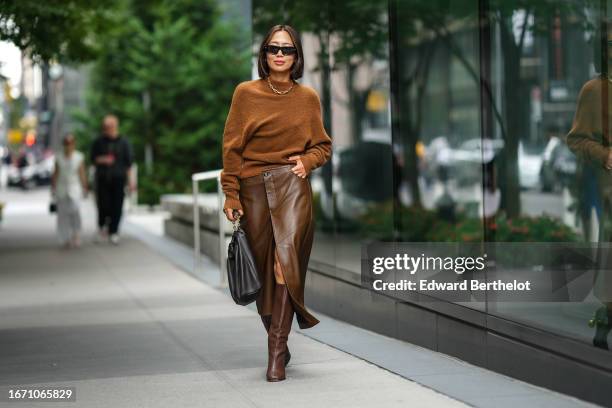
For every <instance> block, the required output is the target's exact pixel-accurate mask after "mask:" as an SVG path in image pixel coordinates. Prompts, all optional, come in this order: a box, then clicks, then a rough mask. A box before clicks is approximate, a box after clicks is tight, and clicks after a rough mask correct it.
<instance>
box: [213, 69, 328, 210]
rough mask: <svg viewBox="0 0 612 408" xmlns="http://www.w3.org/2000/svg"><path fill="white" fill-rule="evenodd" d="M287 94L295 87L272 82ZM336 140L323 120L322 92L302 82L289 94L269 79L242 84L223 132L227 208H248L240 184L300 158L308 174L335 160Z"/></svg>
mask: <svg viewBox="0 0 612 408" xmlns="http://www.w3.org/2000/svg"><path fill="white" fill-rule="evenodd" d="M271 82H272V85H274V87H275V88H276V89H277V90H279V91H284V90H287V89H289V88H290V87H291V83H290V82H279V81H275V80H272V79H271ZM331 145H332V141H331V138H330V137H329V135H328V134H327V132H326V131H325V128H324V127H323V121H322V119H321V104H320V101H319V95H318V94H317V92H316V91H315V90H314V89H313V88H311V87H309V86H307V85H302V84H299V83H297V82H295V84H294V85H293V88H292V89H291V90H290V91H289V92H288V93H286V94H284V95H279V94H277V93H275V92H274V91H273V90H272V89H271V88H270V86H269V85H268V81H267V79H261V78H260V79H254V80H250V81H244V82H241V83H239V84H238V85H237V86H236V88H235V90H234V95H233V96H232V103H231V106H230V111H229V113H228V115H227V119H226V122H225V129H224V132H223V171H222V173H221V184H222V186H223V192H224V193H225V204H224V206H223V208H224V209H225V208H232V209H242V206H241V204H240V199H239V195H240V182H239V179H241V178H246V177H250V176H254V175H257V174H259V173H261V172H263V171H265V170H268V169H271V168H273V167H276V166H279V165H283V164H295V161H290V160H288V158H289V157H291V156H293V155H300V156H301V157H300V159H301V161H302V163H303V164H304V168H305V170H306V172H307V173H309V172H310V171H311V170H313V169H315V168H317V167H320V166H322V165H323V164H324V163H325V162H326V161H327V160H329V158H330V157H331Z"/></svg>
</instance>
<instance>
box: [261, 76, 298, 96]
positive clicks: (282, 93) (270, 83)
mask: <svg viewBox="0 0 612 408" xmlns="http://www.w3.org/2000/svg"><path fill="white" fill-rule="evenodd" d="M268 85H270V88H272V90H273V91H274V92H276V93H277V94H279V95H284V94H286V93H287V92H289V91H290V90H291V89H293V85H295V82H294V81H293V80H291V88H289V89H287V90H286V91H279V90H278V89H276V88H275V87H274V85H272V82H270V76H269V75H268Z"/></svg>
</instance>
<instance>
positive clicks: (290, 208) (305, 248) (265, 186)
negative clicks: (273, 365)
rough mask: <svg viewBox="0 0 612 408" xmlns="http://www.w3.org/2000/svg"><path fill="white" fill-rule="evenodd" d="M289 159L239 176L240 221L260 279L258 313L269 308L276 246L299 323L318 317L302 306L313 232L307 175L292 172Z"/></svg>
mask: <svg viewBox="0 0 612 408" xmlns="http://www.w3.org/2000/svg"><path fill="white" fill-rule="evenodd" d="M292 167H294V165H293V164H288V165H281V166H278V167H274V168H272V169H268V170H265V171H263V172H262V173H260V174H258V175H256V176H252V177H247V178H243V179H241V180H240V202H241V204H242V209H243V211H244V215H243V216H242V219H241V221H240V224H241V225H242V227H243V229H244V231H245V233H246V235H247V239H248V241H249V245H250V247H251V251H252V252H253V257H254V258H255V262H256V265H257V270H258V273H259V275H260V278H261V281H262V282H263V286H262V290H261V291H260V293H259V296H258V297H257V299H256V305H257V311H258V313H259V314H260V315H262V316H266V315H271V314H272V305H273V299H274V289H275V286H276V285H275V278H274V252H275V251H276V253H277V254H278V259H279V262H280V265H281V269H282V274H283V277H284V279H285V282H286V284H287V289H288V290H289V294H290V297H291V302H292V304H293V309H294V311H295V313H296V318H297V322H298V325H299V327H300V328H301V329H307V328H310V327H312V326H314V325H316V324H317V323H319V320H318V319H317V318H316V317H314V316H313V315H312V314H311V313H310V312H309V311H308V310H307V309H306V307H305V306H304V285H305V282H306V271H307V270H308V260H309V258H310V252H311V249H312V243H313V237H314V226H315V225H314V217H313V210H312V188H311V186H310V179H309V178H308V177H306V178H301V177H298V176H297V175H295V174H294V173H293V172H292V171H291V168H292Z"/></svg>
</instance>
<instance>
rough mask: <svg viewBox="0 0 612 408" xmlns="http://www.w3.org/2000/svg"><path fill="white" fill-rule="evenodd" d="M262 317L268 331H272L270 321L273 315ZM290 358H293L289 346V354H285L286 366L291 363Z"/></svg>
mask: <svg viewBox="0 0 612 408" xmlns="http://www.w3.org/2000/svg"><path fill="white" fill-rule="evenodd" d="M259 316H260V317H261V321H262V322H263V325H264V327H265V328H266V333H269V332H270V322H271V321H272V315H266V316H262V315H259ZM289 360H291V353H290V352H289V346H287V354H285V367H287V364H289Z"/></svg>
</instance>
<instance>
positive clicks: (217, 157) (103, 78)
mask: <svg viewBox="0 0 612 408" xmlns="http://www.w3.org/2000/svg"><path fill="white" fill-rule="evenodd" d="M141 3H143V1H141V0H132V1H126V2H124V3H122V5H121V7H119V8H118V9H116V10H115V12H114V15H113V20H114V24H113V27H114V28H113V29H112V30H110V31H109V32H108V33H107V35H106V36H105V38H104V49H103V50H102V52H101V54H100V57H99V59H98V60H97V61H96V63H95V65H94V68H93V70H92V76H91V83H90V91H89V96H88V109H87V111H86V112H79V113H77V117H78V118H79V119H80V121H81V123H82V124H83V125H84V126H83V130H82V131H81V132H80V136H81V137H82V139H83V140H85V141H90V140H91V139H92V138H93V137H95V136H96V135H97V134H98V129H99V124H100V121H101V119H102V117H103V116H104V115H105V114H107V113H114V114H116V115H117V116H118V117H119V119H120V128H121V133H122V134H124V135H126V137H128V139H129V140H130V141H131V142H132V143H133V145H134V150H135V152H136V156H137V160H138V163H139V191H140V195H139V197H140V198H141V201H143V202H145V203H149V204H155V203H157V202H158V199H159V195H160V194H163V193H175V192H188V191H189V189H190V186H191V177H190V176H191V174H192V173H194V172H198V171H205V170H211V169H215V168H220V167H221V165H222V163H221V141H222V136H223V128H224V124H225V119H226V116H227V112H228V109H229V105H230V102H231V97H232V93H233V90H234V88H235V86H236V85H237V84H238V83H239V82H240V81H243V80H246V79H248V78H249V76H250V51H249V46H250V39H249V37H248V36H247V32H246V31H244V30H243V29H242V28H241V26H239V25H238V24H236V23H235V22H232V21H231V20H223V19H221V18H220V11H219V10H218V9H217V7H216V2H214V1H212V0H208V1H189V0H181V1H169V0H168V1H166V0H159V1H147V2H146V3H147V7H143V5H142V4H141ZM147 146H148V149H149V151H150V153H151V154H152V156H151V157H152V161H145V150H147Z"/></svg>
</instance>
